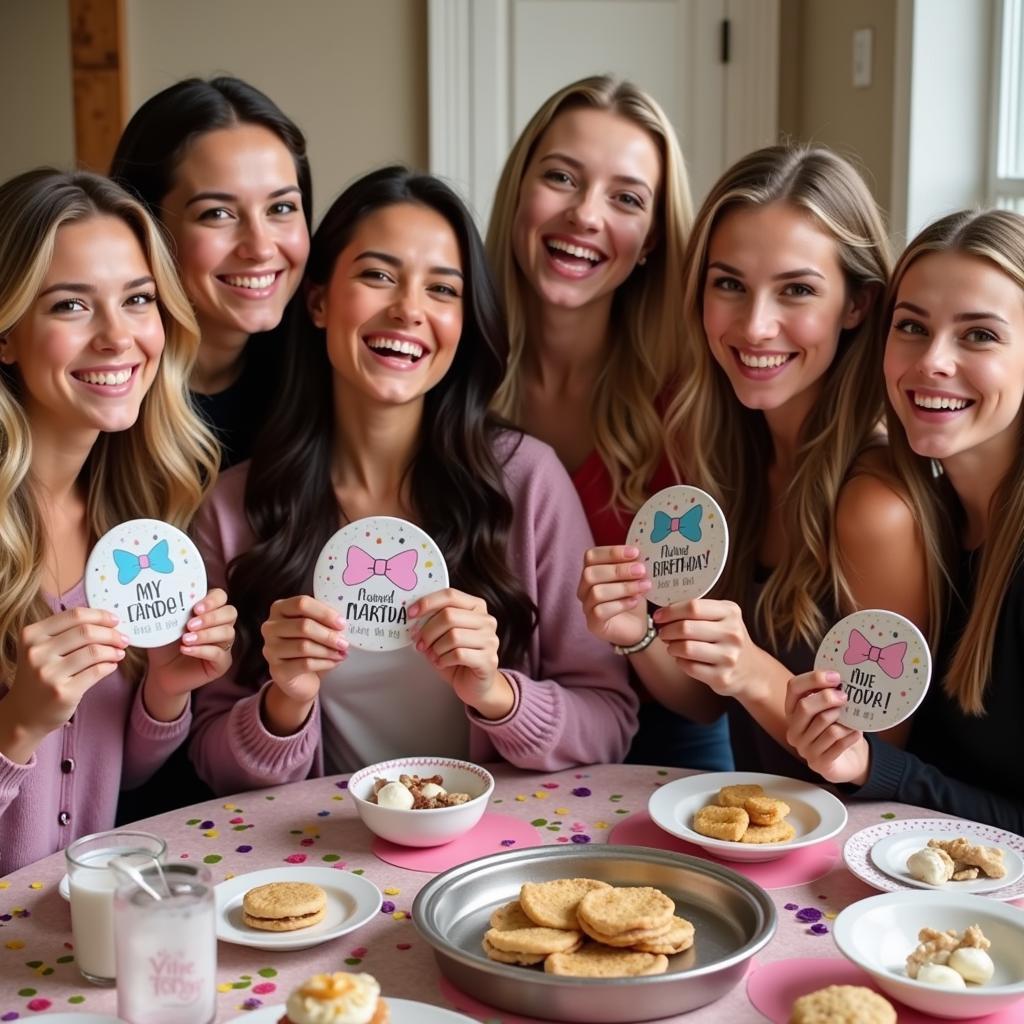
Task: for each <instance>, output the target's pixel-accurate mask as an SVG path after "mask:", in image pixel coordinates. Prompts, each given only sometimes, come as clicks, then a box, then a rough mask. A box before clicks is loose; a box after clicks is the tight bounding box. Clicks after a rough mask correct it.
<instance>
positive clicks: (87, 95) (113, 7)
mask: <svg viewBox="0 0 1024 1024" xmlns="http://www.w3.org/2000/svg"><path fill="white" fill-rule="evenodd" d="M121 3H122V0H68V13H69V15H70V22H71V69H72V87H73V93H74V108H75V160H76V161H77V163H78V166H79V167H83V168H85V169H87V170H90V171H97V172H98V173H100V174H106V172H107V170H108V169H109V167H110V159H111V157H112V156H113V155H114V149H115V147H116V146H117V140H118V138H119V137H120V135H121V129H122V128H123V127H124V120H125V85H126V83H125V75H124V66H125V60H124V49H123V45H124V42H123V37H122V25H123V15H122V8H121Z"/></svg>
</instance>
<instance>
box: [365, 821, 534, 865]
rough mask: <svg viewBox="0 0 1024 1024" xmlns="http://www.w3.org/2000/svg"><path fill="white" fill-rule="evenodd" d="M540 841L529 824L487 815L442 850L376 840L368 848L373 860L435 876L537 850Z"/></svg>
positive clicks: (446, 844) (440, 847) (439, 847)
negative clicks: (501, 856)
mask: <svg viewBox="0 0 1024 1024" xmlns="http://www.w3.org/2000/svg"><path fill="white" fill-rule="evenodd" d="M543 841H544V840H543V839H541V837H540V833H539V832H538V831H537V830H536V829H535V828H534V827H533V826H532V825H531V824H530V823H529V822H526V821H522V820H521V819H520V818H513V817H510V816H509V815H507V814H495V813H493V812H490V811H488V812H487V813H486V814H485V815H484V816H483V817H482V818H481V819H480V821H479V822H477V824H476V825H475V826H474V827H473V828H471V829H470V830H469V831H468V832H467V833H466V834H465V835H464V836H459V838H458V839H453V840H452V841H451V842H450V843H445V845H444V846H427V847H416V846H399V845H397V844H396V843H389V842H388V841H387V840H386V839H379V838H378V839H374V841H373V845H372V846H371V847H370V848H371V849H372V850H373V853H374V855H375V856H376V857H379V858H380V859H381V860H382V861H385V862H386V863H388V864H393V865H394V866H395V867H399V868H405V869H406V870H407V871H429V872H430V873H431V874H435V873H436V872H438V871H447V870H448V868H453V867H455V866H456V865H457V864H465V863H466V861H468V860H476V859H477V857H486V856H488V855H489V854H492V853H501V852H503V851H504V850H521V849H523V848H524V847H530V846H540V845H541V844H542V843H543Z"/></svg>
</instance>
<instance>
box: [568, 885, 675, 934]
mask: <svg viewBox="0 0 1024 1024" xmlns="http://www.w3.org/2000/svg"><path fill="white" fill-rule="evenodd" d="M675 911H676V905H675V903H674V902H673V901H672V900H670V899H669V898H668V896H666V895H665V894H664V893H663V892H661V891H660V890H659V889H653V888H651V887H650V886H645V885H640V886H627V887H623V888H620V889H594V890H592V891H591V892H588V893H587V894H586V896H584V897H583V899H582V900H580V905H579V908H578V910H577V916H578V917H579V920H580V923H581V924H582V923H583V922H586V924H588V925H589V926H590V927H591V928H593V929H594V930H595V931H597V932H600V933H601V934H602V935H620V934H621V933H622V932H631V931H638V930H645V929H651V930H654V929H661V928H665V927H667V926H668V925H670V924H671V922H672V918H673V916H674V915H675Z"/></svg>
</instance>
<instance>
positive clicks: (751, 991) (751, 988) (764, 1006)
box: [747, 957, 1022, 1024]
mask: <svg viewBox="0 0 1024 1024" xmlns="http://www.w3.org/2000/svg"><path fill="white" fill-rule="evenodd" d="M828 985H863V986H864V987H865V988H869V989H871V990H872V991H874V992H878V994H879V995H880V996H884V997H885V998H886V999H889V1001H890V1002H892V1003H895V1006H896V1011H897V1013H898V1014H899V1021H900V1024H934V1022H935V1018H934V1017H932V1016H930V1015H929V1014H925V1013H921V1012H920V1011H918V1010H914V1009H911V1007H909V1006H904V1005H903V1003H900V1002H896V1001H895V1000H893V999H891V998H890V997H889V996H886V995H885V993H884V992H881V991H880V990H879V988H878V986H877V985H875V983H874V982H873V981H872V980H871V976H870V975H869V974H867V973H865V972H864V971H862V970H861V969H860V968H859V967H857V966H855V965H854V964H851V963H850V962H849V961H848V960H843V959H841V958H839V957H815V958H807V957H802V958H800V959H793V960H775V961H773V962H772V963H769V964H764V965H763V966H761V967H759V968H757V969H755V970H754V971H752V972H751V974H750V976H749V978H748V979H747V998H748V999H749V1000H750V1002H751V1003H752V1004H753V1006H754V1008H755V1009H756V1010H758V1011H759V1012H760V1013H763V1014H764V1015H765V1016H766V1017H767V1018H768V1019H769V1020H770V1021H771V1022H772V1024H786V1022H787V1021H788V1020H789V1014H790V1011H791V1010H792V1008H793V1001H794V1000H795V999H797V998H798V997H799V996H803V995H806V994H807V993H808V992H816V991H817V990H818V989H820V988H825V987H827V986H828ZM971 1019H972V1020H977V1021H984V1024H1020V1022H1021V1020H1022V1017H1021V1009H1020V1004H1019V1003H1018V1004H1017V1005H1016V1006H1011V1007H1009V1008H1008V1009H1006V1010H1001V1011H1000V1012H999V1013H991V1014H989V1015H988V1016H985V1017H972V1018H971Z"/></svg>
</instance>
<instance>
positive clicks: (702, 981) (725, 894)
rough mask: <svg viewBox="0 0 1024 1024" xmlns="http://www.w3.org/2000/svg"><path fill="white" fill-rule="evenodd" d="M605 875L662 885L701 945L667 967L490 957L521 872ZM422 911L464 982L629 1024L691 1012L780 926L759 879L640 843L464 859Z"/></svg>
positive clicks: (500, 1002) (492, 993) (424, 927)
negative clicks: (490, 932)
mask: <svg viewBox="0 0 1024 1024" xmlns="http://www.w3.org/2000/svg"><path fill="white" fill-rule="evenodd" d="M556 878H598V879H601V880H603V881H605V882H611V883H613V884H615V885H653V886H655V887H656V888H658V889H661V890H662V891H663V892H664V893H666V894H667V895H668V896H670V897H672V899H674V900H675V901H676V908H677V913H678V914H679V915H680V916H682V917H685V918H686V919H687V920H688V921H691V922H693V925H694V927H695V928H696V938H695V941H694V945H693V947H692V948H691V949H688V950H687V951H686V952H685V953H680V954H678V955H676V956H672V957H669V966H668V971H667V973H665V974H661V975H654V976H652V977H643V978H609V979H605V978H565V977H559V976H556V975H553V974H545V973H544V972H543V969H539V968H536V967H533V968H530V967H515V966H510V965H507V964H499V963H495V962H494V961H493V960H488V959H487V957H486V956H485V955H484V953H483V950H482V948H481V945H480V943H481V940H482V939H483V935H484V932H485V931H487V929H488V927H489V923H488V918H489V917H490V915H491V912H492V911H493V910H494V909H495V907H498V906H500V905H501V904H503V903H507V902H509V901H510V900H513V899H516V898H517V897H518V896H519V888H520V886H521V885H522V884H523V882H546V881H551V880H552V879H556ZM412 916H413V921H414V923H415V925H416V927H417V929H418V930H419V932H420V934H421V935H422V936H423V938H424V939H425V940H426V941H427V942H428V943H429V944H430V945H431V946H432V947H433V949H434V955H435V956H436V957H437V963H438V966H439V967H440V969H441V973H442V974H444V975H445V977H447V978H448V979H449V981H451V982H452V984H454V985H455V986H457V987H458V988H460V989H462V991H463V992H465V993H467V994H468V995H471V996H473V997H475V998H477V999H479V1000H480V1001H481V1002H484V1003H488V1004H490V1005H491V1006H496V1007H499V1008H500V1009H503V1010H510V1011H512V1012H514V1013H520V1014H524V1015H525V1016H529V1017H540V1018H546V1019H548V1020H557V1021H575V1022H580V1024H584V1022H585V1024H627V1022H632V1021H649V1020H656V1019H657V1018H659V1017H668V1016H672V1015H673V1014H678V1013H686V1012H687V1011H689V1010H695V1009H696V1008H697V1007H698V1006H704V1005H706V1004H707V1003H711V1002H714V1001H715V1000H716V999H720V998H721V997H722V996H723V995H725V993H726V992H728V991H729V990H730V989H731V988H732V987H733V986H734V985H736V984H737V983H738V982H739V981H740V979H741V978H742V977H743V976H744V974H745V973H746V969H747V962H748V961H749V960H750V958H751V957H752V956H754V954H755V953H757V951H758V950H760V949H761V948H762V947H763V946H765V945H766V944H767V943H768V941H769V940H770V939H771V937H772V936H773V935H774V934H775V928H776V916H775V907H774V906H773V904H772V901H771V899H770V897H769V896H768V894H767V893H766V892H765V891H764V890H763V889H762V888H761V887H760V886H758V885H755V884H754V883H753V882H751V881H749V880H748V879H747V878H744V877H743V876H742V875H739V874H737V873H736V872H735V871H731V870H729V869H728V868H725V867H722V866H720V865H718V864H713V863H711V862H710V861H706V860H701V859H700V858H698V857H687V856H684V855H683V854H676V853H668V852H665V851H661V850H652V849H648V848H647V847H640V846H598V847H588V848H586V849H580V848H579V847H561V846H559V847H550V846H549V847H536V848H533V849H529V850H516V851H512V852H509V853H498V854H494V855H492V856H489V857H481V858H480V859H479V860H474V861H469V862H468V863H466V864H460V865H459V866H458V867H454V868H451V869H450V870H448V871H446V872H444V873H443V874H441V875H438V876H437V877H436V878H433V879H432V880H431V881H429V882H428V883H427V884H426V885H425V886H424V887H423V888H422V889H421V890H420V892H419V895H418V896H417V897H416V901H415V903H414V904H413V911H412Z"/></svg>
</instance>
